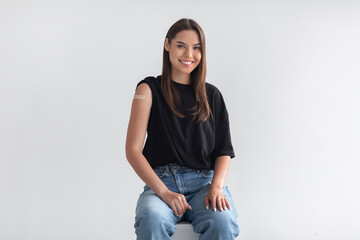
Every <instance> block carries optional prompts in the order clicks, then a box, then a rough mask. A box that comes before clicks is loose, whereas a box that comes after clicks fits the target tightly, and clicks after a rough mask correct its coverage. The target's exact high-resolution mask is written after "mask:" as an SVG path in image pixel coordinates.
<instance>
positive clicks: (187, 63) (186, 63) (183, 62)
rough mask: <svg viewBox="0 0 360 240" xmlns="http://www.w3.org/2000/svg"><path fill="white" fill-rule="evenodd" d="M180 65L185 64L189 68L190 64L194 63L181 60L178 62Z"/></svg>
mask: <svg viewBox="0 0 360 240" xmlns="http://www.w3.org/2000/svg"><path fill="white" fill-rule="evenodd" d="M179 61H180V62H181V63H182V64H185V65H187V66H190V65H191V64H193V63H194V61H183V60H179Z"/></svg>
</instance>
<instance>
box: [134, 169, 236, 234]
mask: <svg viewBox="0 0 360 240" xmlns="http://www.w3.org/2000/svg"><path fill="white" fill-rule="evenodd" d="M154 171H155V173H156V174H157V175H158V176H159V178H160V179H161V180H162V181H163V182H164V184H165V185H166V186H167V187H168V189H169V190H170V191H173V192H177V193H181V194H183V195H184V196H185V198H186V200H187V202H188V203H189V205H190V206H191V208H192V210H187V211H186V212H185V213H184V214H183V215H182V216H180V217H177V216H176V215H175V214H174V212H173V210H172V209H171V208H170V207H169V206H168V205H167V204H166V203H165V202H164V201H162V200H161V199H160V198H159V197H158V196H157V195H156V194H155V193H154V192H153V191H152V190H151V189H150V188H149V187H148V186H146V185H145V187H144V192H143V193H141V194H140V196H139V200H138V202H137V206H136V217H135V225H134V226H135V232H136V235H137V239H138V240H167V239H171V236H172V235H173V234H174V233H175V230H176V223H177V222H179V221H182V220H185V221H188V222H190V223H191V224H192V226H193V229H194V232H196V233H199V234H200V237H199V240H231V239H235V238H236V237H237V236H238V235H239V227H238V225H237V223H236V221H237V213H236V209H235V206H234V204H233V201H232V198H231V195H230V192H229V190H228V188H227V187H224V188H223V194H224V196H225V197H226V199H227V200H228V202H229V204H230V209H231V210H229V209H226V210H224V211H222V212H220V211H216V212H214V211H212V210H206V208H205V203H204V198H205V196H206V195H207V193H208V191H209V188H210V183H211V180H212V177H213V174H214V171H213V170H195V169H189V168H185V167H181V166H178V165H176V164H170V165H166V166H161V167H156V168H154ZM210 209H212V208H210Z"/></svg>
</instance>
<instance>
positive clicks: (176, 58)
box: [165, 30, 201, 76]
mask: <svg viewBox="0 0 360 240" xmlns="http://www.w3.org/2000/svg"><path fill="white" fill-rule="evenodd" d="M200 47H201V46H200V40H199V36H198V34H197V32H196V31H194V30H183V31H181V32H178V33H177V34H176V36H175V37H174V38H173V39H172V40H171V44H170V43H169V39H168V38H166V39H165V50H166V51H168V52H169V56H170V62H171V71H172V74H173V76H176V75H177V74H190V73H191V72H192V71H193V70H194V69H195V68H196V67H197V66H198V65H199V63H200V60H201V49H200Z"/></svg>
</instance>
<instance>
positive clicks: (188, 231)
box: [172, 221, 199, 240]
mask: <svg viewBox="0 0 360 240" xmlns="http://www.w3.org/2000/svg"><path fill="white" fill-rule="evenodd" d="M172 239H173V240H198V239H199V234H197V233H194V231H193V227H192V225H191V224H190V223H189V222H185V221H184V222H179V223H178V224H176V232H175V234H174V235H173V236H172Z"/></svg>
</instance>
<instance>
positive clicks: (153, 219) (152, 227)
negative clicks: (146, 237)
mask: <svg viewBox="0 0 360 240" xmlns="http://www.w3.org/2000/svg"><path fill="white" fill-rule="evenodd" d="M135 229H136V231H141V232H143V233H148V234H150V235H151V233H154V232H157V231H165V232H167V233H174V232H175V229H176V227H175V223H172V220H171V218H169V216H167V215H166V214H164V213H163V212H161V211H158V210H157V209H146V210H144V211H141V212H139V213H138V214H137V215H136V217H135Z"/></svg>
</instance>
